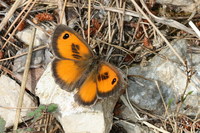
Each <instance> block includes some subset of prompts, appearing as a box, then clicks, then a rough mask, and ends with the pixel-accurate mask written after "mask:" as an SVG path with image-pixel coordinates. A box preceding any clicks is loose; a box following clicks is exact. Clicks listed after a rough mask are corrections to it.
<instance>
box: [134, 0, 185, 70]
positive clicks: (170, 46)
mask: <svg viewBox="0 0 200 133" xmlns="http://www.w3.org/2000/svg"><path fill="white" fill-rule="evenodd" d="M131 1H132V3H133V4H134V5H135V7H136V8H137V9H138V10H139V12H140V13H141V14H142V15H143V16H144V17H145V18H146V19H147V20H148V22H149V23H150V24H151V25H152V27H153V28H154V29H155V31H156V32H157V33H158V34H159V35H160V36H161V37H162V39H163V40H164V41H165V43H166V44H167V45H168V46H169V48H170V49H171V50H172V51H173V52H174V54H175V55H176V56H177V57H178V59H179V60H180V61H181V63H182V64H183V65H184V66H186V64H185V61H184V60H183V59H182V58H181V56H180V55H179V54H178V53H177V52H176V50H175V49H174V48H173V47H172V45H171V44H170V43H169V41H168V40H167V39H166V38H165V37H164V35H163V34H162V33H161V32H160V31H159V29H158V28H157V27H156V26H155V24H154V23H153V22H152V21H151V20H150V18H149V17H148V16H147V15H146V14H145V13H144V11H142V9H141V8H140V7H139V6H138V4H137V3H136V2H135V1H134V0H131Z"/></svg>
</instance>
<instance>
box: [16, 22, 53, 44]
mask: <svg viewBox="0 0 200 133" xmlns="http://www.w3.org/2000/svg"><path fill="white" fill-rule="evenodd" d="M16 36H17V37H18V38H19V39H20V40H21V41H22V42H24V43H25V44H26V45H29V44H30V43H31V41H32V38H33V27H32V26H29V27H27V28H25V29H24V30H22V31H18V32H17V34H16ZM48 41H49V39H48V36H47V35H46V34H45V32H44V31H42V30H41V29H36V33H35V40H34V45H33V46H34V47H36V46H40V45H42V44H47V43H48Z"/></svg>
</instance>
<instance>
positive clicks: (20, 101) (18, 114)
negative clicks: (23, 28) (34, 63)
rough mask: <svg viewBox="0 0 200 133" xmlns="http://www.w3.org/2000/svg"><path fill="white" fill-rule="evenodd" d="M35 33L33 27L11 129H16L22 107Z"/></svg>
mask: <svg viewBox="0 0 200 133" xmlns="http://www.w3.org/2000/svg"><path fill="white" fill-rule="evenodd" d="M35 33H36V29H35V28H34V30H33V38H32V42H31V44H30V45H29V49H28V56H27V59H26V64H25V70H24V74H23V80H22V85H21V88H20V94H19V99H18V104H17V107H18V109H17V110H16V115H15V122H14V126H13V130H14V131H16V130H17V127H18V122H19V119H20V112H21V107H22V103H23V98H24V92H25V87H26V82H27V78H28V72H29V67H30V63H31V56H32V49H33V43H34V39H35Z"/></svg>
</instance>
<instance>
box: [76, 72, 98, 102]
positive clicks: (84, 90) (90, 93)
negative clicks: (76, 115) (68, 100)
mask: <svg viewBox="0 0 200 133" xmlns="http://www.w3.org/2000/svg"><path fill="white" fill-rule="evenodd" d="M95 77H96V75H95V73H94V72H91V73H90V74H89V75H88V77H87V78H86V80H85V81H84V83H83V84H82V85H81V86H80V88H79V90H78V92H77V93H76V95H75V100H76V101H78V103H79V104H82V105H92V104H93V103H94V102H95V101H96V99H97V84H96V79H95Z"/></svg>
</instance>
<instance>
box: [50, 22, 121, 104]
mask: <svg viewBox="0 0 200 133" xmlns="http://www.w3.org/2000/svg"><path fill="white" fill-rule="evenodd" d="M52 48H53V52H54V54H55V56H56V58H55V59H54V60H53V63H52V71H53V76H54V79H55V81H56V83H57V84H59V86H60V87H61V88H62V89H65V90H67V91H72V90H73V89H74V88H79V90H78V92H77V93H76V94H75V100H76V101H77V102H78V103H80V104H82V105H91V104H94V103H95V101H96V100H97V98H104V97H108V96H110V95H112V94H113V93H114V92H116V91H117V90H118V89H119V88H120V87H121V86H122V77H121V74H120V73H119V71H118V70H117V68H115V67H114V66H112V65H111V64H109V63H108V62H105V61H102V60H100V58H99V57H98V56H95V55H94V53H93V51H92V49H91V48H90V46H89V45H88V44H87V43H86V41H85V40H84V39H83V38H82V37H81V36H80V35H78V34H77V33H76V32H75V31H74V30H72V29H70V28H68V27H67V26H65V25H59V26H58V27H57V28H56V29H55V31H54V34H53V40H52Z"/></svg>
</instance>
